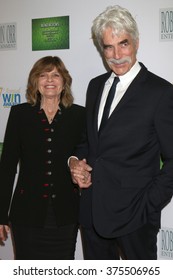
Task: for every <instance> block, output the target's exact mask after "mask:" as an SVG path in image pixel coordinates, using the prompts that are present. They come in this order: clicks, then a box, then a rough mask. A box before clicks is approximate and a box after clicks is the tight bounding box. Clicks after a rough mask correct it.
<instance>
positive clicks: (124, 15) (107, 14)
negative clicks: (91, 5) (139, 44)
mask: <svg viewBox="0 0 173 280" xmlns="http://www.w3.org/2000/svg"><path fill="white" fill-rule="evenodd" d="M108 27H110V28H111V29H112V31H113V33H114V34H116V35H119V34H121V33H126V34H129V35H130V36H131V37H132V39H133V40H134V42H136V41H137V40H138V39H139V31H138V26H137V23H136V21H135V19H134V18H133V17H132V15H131V13H130V12H129V11H128V10H127V9H125V8H122V7H120V6H118V5H115V6H109V7H107V8H106V10H105V11H104V12H102V13H101V14H100V15H99V16H97V17H96V18H95V19H94V21H93V26H92V29H91V30H92V38H93V40H94V41H95V43H96V44H97V45H98V46H99V47H100V48H101V49H103V42H102V35H103V31H104V30H105V29H107V28H108Z"/></svg>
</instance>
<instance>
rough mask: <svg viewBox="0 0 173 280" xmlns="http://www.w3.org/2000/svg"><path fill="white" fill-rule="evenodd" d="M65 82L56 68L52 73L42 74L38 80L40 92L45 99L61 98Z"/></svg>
mask: <svg viewBox="0 0 173 280" xmlns="http://www.w3.org/2000/svg"><path fill="white" fill-rule="evenodd" d="M63 89H64V82H63V78H62V76H61V74H60V73H59V72H58V71H57V69H56V67H55V68H54V69H53V70H52V71H50V72H42V73H41V74H40V76H39V78H38V90H39V92H40V93H41V95H42V96H43V97H44V98H48V99H51V98H57V97H60V95H61V92H62V90H63Z"/></svg>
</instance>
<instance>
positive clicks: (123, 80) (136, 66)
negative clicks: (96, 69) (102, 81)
mask: <svg viewBox="0 0 173 280" xmlns="http://www.w3.org/2000/svg"><path fill="white" fill-rule="evenodd" d="M140 69H141V66H140V64H139V62H138V61H136V62H135V64H134V65H133V66H132V68H131V69H130V70H129V71H128V72H127V73H126V74H124V75H122V76H119V79H120V82H121V84H122V85H126V84H128V83H129V82H131V81H132V80H133V79H134V78H135V77H136V75H137V74H138V73H139V71H140ZM115 77H116V75H115V73H114V72H112V73H111V76H110V77H109V79H108V80H107V82H106V84H107V83H111V81H112V79H114V78H115Z"/></svg>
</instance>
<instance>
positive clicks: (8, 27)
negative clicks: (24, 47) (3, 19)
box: [0, 23, 17, 50]
mask: <svg viewBox="0 0 173 280" xmlns="http://www.w3.org/2000/svg"><path fill="white" fill-rule="evenodd" d="M16 37H17V26H16V23H3V24H0V50H14V49H16Z"/></svg>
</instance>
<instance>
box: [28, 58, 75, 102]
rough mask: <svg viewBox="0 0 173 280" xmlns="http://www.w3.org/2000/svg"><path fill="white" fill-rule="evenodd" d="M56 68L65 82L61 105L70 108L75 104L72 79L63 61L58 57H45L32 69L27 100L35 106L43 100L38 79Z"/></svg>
mask: <svg viewBox="0 0 173 280" xmlns="http://www.w3.org/2000/svg"><path fill="white" fill-rule="evenodd" d="M54 68H56V69H57V71H58V72H59V74H61V76H62V78H63V81H64V89H63V91H62V93H61V98H60V104H63V105H64V106H65V107H70V106H71V105H72V104H73V96H72V92H71V84H72V78H71V76H70V74H69V72H68V70H67V68H66V67H65V65H64V63H63V61H62V60H61V59H60V58H59V57H57V56H45V57H42V58H40V59H39V60H38V61H37V62H36V63H35V64H34V65H33V67H32V69H31V71H30V73H29V77H28V83H27V89H26V99H27V101H28V103H30V104H32V105H33V106H34V105H36V103H37V102H39V101H40V99H41V94H40V92H39V91H38V78H39V76H40V74H41V73H43V72H50V71H52V70H53V69H54Z"/></svg>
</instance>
